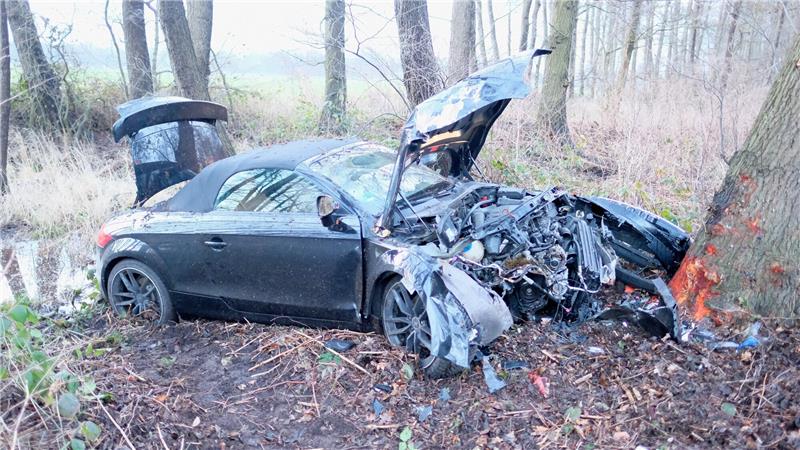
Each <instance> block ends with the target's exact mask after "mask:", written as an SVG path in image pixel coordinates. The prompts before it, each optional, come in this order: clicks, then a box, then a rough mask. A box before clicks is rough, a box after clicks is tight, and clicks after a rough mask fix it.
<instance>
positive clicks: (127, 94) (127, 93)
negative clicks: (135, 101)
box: [103, 0, 131, 98]
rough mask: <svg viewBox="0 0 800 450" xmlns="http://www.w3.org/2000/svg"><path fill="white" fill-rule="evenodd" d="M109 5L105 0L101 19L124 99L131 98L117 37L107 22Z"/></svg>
mask: <svg viewBox="0 0 800 450" xmlns="http://www.w3.org/2000/svg"><path fill="white" fill-rule="evenodd" d="M110 3H111V0H106V6H105V8H104V10H103V19H105V22H106V28H108V34H109V35H110V36H111V44H113V45H114V53H116V55H117V68H118V69H119V78H120V80H121V81H122V90H123V91H125V98H131V91H130V89H128V80H127V79H126V77H125V69H124V68H123V67H122V52H120V51H119V44H118V43H117V35H116V33H114V27H113V26H111V22H110V21H109V20H108V5H109V4H110Z"/></svg>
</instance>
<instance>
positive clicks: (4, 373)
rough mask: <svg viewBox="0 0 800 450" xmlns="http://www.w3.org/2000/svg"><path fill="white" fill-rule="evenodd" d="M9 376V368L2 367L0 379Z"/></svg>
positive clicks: (0, 368)
mask: <svg viewBox="0 0 800 450" xmlns="http://www.w3.org/2000/svg"><path fill="white" fill-rule="evenodd" d="M8 376H9V372H8V368H6V367H0V381H3V380H6V379H8Z"/></svg>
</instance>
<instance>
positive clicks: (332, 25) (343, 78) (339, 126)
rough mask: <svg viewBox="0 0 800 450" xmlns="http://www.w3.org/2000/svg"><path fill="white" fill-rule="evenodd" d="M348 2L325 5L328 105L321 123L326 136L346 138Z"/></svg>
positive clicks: (337, 0) (338, 0) (328, 1)
mask: <svg viewBox="0 0 800 450" xmlns="http://www.w3.org/2000/svg"><path fill="white" fill-rule="evenodd" d="M344 14H345V5H344V0H326V1H325V21H324V23H325V104H324V105H323V107H322V115H321V116H320V120H319V128H320V131H321V132H323V133H333V134H342V133H343V132H344V131H345V126H344V117H345V112H346V107H347V71H346V66H345V58H344Z"/></svg>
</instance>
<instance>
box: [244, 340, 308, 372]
mask: <svg viewBox="0 0 800 450" xmlns="http://www.w3.org/2000/svg"><path fill="white" fill-rule="evenodd" d="M306 344H308V343H307V342H303V343H302V344H300V345H297V346H295V347H292V348H290V349H289V350H285V351H282V352H280V353H278V354H277V355H275V356H273V357H272V358H269V359H265V360H264V361H261V362H260V363H258V364H256V365H255V366H253V367H251V368H249V369H247V370H248V371H249V372H252V371H253V370H255V369H258V368H259V367H261V366H263V365H264V364H269V363H271V362H272V361H275V360H276V359H278V358H280V357H281V356H284V355H286V354H288V353H291V352H293V351H295V350H297V349H299V348H300V347H304V346H305V345H306Z"/></svg>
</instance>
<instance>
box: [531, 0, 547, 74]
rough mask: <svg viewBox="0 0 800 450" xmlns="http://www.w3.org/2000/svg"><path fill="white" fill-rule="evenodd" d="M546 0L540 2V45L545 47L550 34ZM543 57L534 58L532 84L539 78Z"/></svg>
mask: <svg viewBox="0 0 800 450" xmlns="http://www.w3.org/2000/svg"><path fill="white" fill-rule="evenodd" d="M547 1H548V0H544V2H543V3H542V36H544V40H543V42H542V47H544V48H547V47H549V46H550V34H549V28H550V24H549V23H548V21H547ZM547 58H550V56H548V57H547ZM543 59H545V58H537V59H536V73H535V75H534V77H533V79H534V86H535V85H537V84H538V83H539V78H540V77H539V74H540V73H541V71H540V69H541V65H542V60H543Z"/></svg>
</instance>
